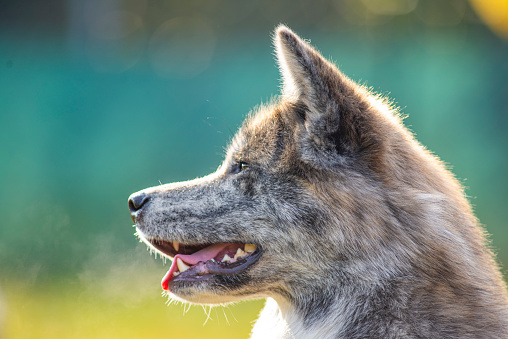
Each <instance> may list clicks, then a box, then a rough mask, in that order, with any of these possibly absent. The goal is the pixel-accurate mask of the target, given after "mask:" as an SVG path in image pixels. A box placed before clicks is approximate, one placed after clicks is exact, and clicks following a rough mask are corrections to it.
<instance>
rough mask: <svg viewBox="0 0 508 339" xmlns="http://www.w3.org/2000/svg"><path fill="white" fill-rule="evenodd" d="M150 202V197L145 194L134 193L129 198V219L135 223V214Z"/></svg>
mask: <svg viewBox="0 0 508 339" xmlns="http://www.w3.org/2000/svg"><path fill="white" fill-rule="evenodd" d="M149 200H150V196H149V195H147V194H145V193H134V194H132V195H131V196H130V197H129V210H130V211H131V218H132V221H133V222H134V223H136V215H137V214H138V213H137V212H138V211H140V210H141V209H142V208H143V206H144V205H145V204H146V203H147V202H148V201H149Z"/></svg>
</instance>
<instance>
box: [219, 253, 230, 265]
mask: <svg viewBox="0 0 508 339" xmlns="http://www.w3.org/2000/svg"><path fill="white" fill-rule="evenodd" d="M231 260H232V259H231V257H230V256H229V255H227V254H224V258H222V260H221V262H225V263H228V264H229V263H231Z"/></svg>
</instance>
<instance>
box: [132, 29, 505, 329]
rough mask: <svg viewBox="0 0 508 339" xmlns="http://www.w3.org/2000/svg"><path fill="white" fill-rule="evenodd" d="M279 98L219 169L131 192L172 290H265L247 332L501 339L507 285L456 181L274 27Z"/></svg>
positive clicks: (387, 108) (220, 293) (245, 129)
mask: <svg viewBox="0 0 508 339" xmlns="http://www.w3.org/2000/svg"><path fill="white" fill-rule="evenodd" d="M275 46H276V51H277V56H278V62H279V65H280V69H281V72H282V77H283V90H282V95H281V97H280V99H279V100H278V101H277V102H274V103H272V104H271V105H268V106H263V107H260V108H259V109H258V110H257V111H256V112H255V113H253V114H251V115H250V117H249V118H248V119H247V120H246V122H245V123H244V125H243V126H242V127H241V128H240V131H239V132H238V133H237V135H236V136H235V137H234V140H233V141H232V143H231V145H230V147H229V150H228V151H227V155H226V158H225V160H224V163H223V164H222V166H221V167H220V168H219V169H218V170H217V171H216V172H215V173H213V174H211V175H209V176H207V177H204V178H200V179H195V180H192V181H187V182H180V183H173V184H167V185H161V186H158V187H153V188H148V189H145V190H142V191H140V192H137V193H134V194H133V195H132V196H131V197H130V198H129V207H130V211H131V214H132V219H133V220H134V222H135V224H136V227H137V234H138V236H139V237H140V239H141V240H143V241H144V242H146V243H147V244H148V245H149V246H150V247H152V248H154V249H155V250H157V251H158V252H160V253H161V254H162V255H164V256H167V257H169V258H171V259H172V260H173V263H172V265H171V268H170V269H169V271H168V272H167V274H166V275H165V276H164V278H163V279H162V287H163V288H164V289H165V290H167V291H170V292H171V294H172V296H174V297H176V298H178V299H181V300H185V301H188V302H192V303H202V304H222V303H228V302H232V301H238V300H242V299H249V298H268V301H267V305H266V307H265V309H264V310H263V311H262V313H261V316H260V319H259V320H258V322H257V323H256V325H255V326H254V329H253V333H252V334H253V337H259V338H273V337H283V338H508V298H507V293H506V286H505V284H504V283H503V281H502V278H501V275H500V273H499V269H498V267H497V266H496V264H495V261H494V259H493V255H492V253H491V251H490V250H489V249H488V247H487V246H486V241H485V237H484V235H483V232H484V231H483V229H482V228H481V226H480V225H479V223H478V220H477V219H476V218H475V217H474V216H473V214H472V211H471V207H470V205H469V203H468V202H467V200H466V198H465V196H464V193H463V188H462V187H461V185H460V184H459V183H458V181H457V180H456V179H455V178H454V177H453V175H452V174H451V173H450V172H449V171H448V170H447V169H446V167H445V166H444V165H443V164H442V163H441V162H440V161H439V159H438V158H437V157H435V156H433V155H432V154H431V153H430V152H428V151H427V150H426V149H425V148H424V147H423V146H421V145H420V144H419V143H418V142H417V141H416V140H415V139H414V137H413V135H412V134H411V133H410V132H409V131H408V130H407V129H406V128H405V127H404V126H403V124H402V122H401V119H400V118H399V116H398V114H397V111H396V110H395V109H394V108H393V107H391V105H390V104H387V102H386V101H385V100H383V99H382V98H380V97H379V96H376V95H373V94H372V93H370V92H369V91H368V90H367V89H365V88H363V87H361V86H359V85H357V84H355V83H354V82H353V81H351V80H350V79H349V78H347V77H346V76H344V75H343V74H342V73H341V72H340V71H339V70H338V69H337V68H336V67H335V66H334V65H333V64H331V63H330V62H328V61H326V60H325V59H324V58H323V57H322V56H321V55H320V54H319V53H318V52H317V51H316V50H314V49H313V48H312V47H311V46H310V45H309V44H307V43H306V42H304V41H303V40H302V39H300V38H299V37H298V36H297V35H295V34H294V33H293V32H292V31H291V30H289V29H288V28H286V27H284V26H280V27H278V28H277V30H276V32H275Z"/></svg>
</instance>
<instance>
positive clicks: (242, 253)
mask: <svg viewBox="0 0 508 339" xmlns="http://www.w3.org/2000/svg"><path fill="white" fill-rule="evenodd" d="M246 255H247V253H245V252H244V251H242V249H241V248H239V249H237V250H236V253H235V257H234V258H233V259H234V260H235V261H236V259H238V258H242V257H244V256H246Z"/></svg>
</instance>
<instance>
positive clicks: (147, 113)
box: [0, 1, 508, 337]
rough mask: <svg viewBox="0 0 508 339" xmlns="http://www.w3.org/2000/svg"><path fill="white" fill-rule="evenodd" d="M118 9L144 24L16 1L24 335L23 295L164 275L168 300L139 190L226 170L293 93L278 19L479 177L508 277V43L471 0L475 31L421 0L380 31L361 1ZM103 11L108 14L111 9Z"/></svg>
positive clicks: (464, 175) (12, 195)
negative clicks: (276, 45)
mask: <svg viewBox="0 0 508 339" xmlns="http://www.w3.org/2000/svg"><path fill="white" fill-rule="evenodd" d="M108 3H109V5H108V6H110V7H111V6H113V7H112V8H113V9H115V10H118V8H119V10H121V11H124V12H128V13H131V14H130V15H131V16H132V17H129V16H128V15H124V16H123V17H122V19H121V20H118V22H117V24H118V25H119V27H120V28H118V27H113V28H111V22H113V21H114V20H113V19H111V18H109V19H108V20H106V21H105V23H104V22H103V23H101V24H96V25H98V26H97V27H98V28H97V27H96V30H94V28H93V27H95V26H93V25H95V24H87V23H86V22H85V23H84V21H86V20H84V19H82V15H81V13H86V8H82V7H81V6H85V5H81V4H80V3H79V2H76V1H68V2H64V1H61V2H56V1H53V2H48V3H47V4H46V5H45V6H42V5H40V3H38V2H36V1H31V2H30V1H29V2H28V4H27V5H26V6H27V8H30V9H26V8H25V7H23V6H22V5H20V4H17V5H16V4H14V2H13V3H9V2H1V3H0V19H1V20H0V28H1V29H0V216H1V217H0V220H1V226H0V289H3V290H4V292H3V295H4V297H3V298H1V297H0V299H4V300H5V302H4V304H5V306H4V307H3V312H0V314H4V319H5V320H4V324H5V325H4V328H5V329H6V330H5V332H6V333H7V334H8V336H10V337H21V335H20V333H19V332H17V331H16V328H17V327H16V326H18V325H19V324H23V321H21V320H20V322H16V321H14V320H13V319H14V317H9V310H10V306H12V307H13V309H15V312H17V313H16V314H17V316H16V317H18V316H19V318H20V319H22V318H23V312H24V311H23V310H24V308H23V305H22V303H21V304H19V305H18V304H16V303H17V301H16V300H17V299H16V296H18V295H20V294H23V293H33V292H34V291H38V293H44V290H46V289H47V288H49V289H51V288H54V287H55V286H58V289H61V290H62V291H73V290H74V289H75V288H76V286H80V287H79V288H81V286H83V285H90V284H91V285H93V286H95V285H97V286H106V287H105V288H106V289H107V288H109V287H108V286H110V285H111V286H116V284H121V285H122V291H125V292H126V293H128V294H130V293H129V292H130V291H132V290H133V289H136V288H138V287H139V286H146V285H150V286H153V290H150V291H151V292H150V293H152V294H154V295H156V296H157V297H158V296H159V292H158V288H159V287H158V286H159V285H158V284H159V281H158V279H160V278H161V277H162V276H163V274H164V272H165V270H166V269H167V266H166V267H165V268H164V267H162V264H161V261H160V260H158V261H155V260H154V259H153V257H150V256H149V255H148V254H147V253H146V254H145V253H142V252H144V245H142V244H139V243H138V241H137V240H136V239H135V237H134V236H133V233H134V229H133V228H132V227H131V226H132V221H131V219H130V216H129V213H128V208H127V197H128V196H129V195H130V194H131V193H132V192H135V191H137V190H139V189H142V188H145V187H148V186H154V185H158V184H159V183H167V182H172V181H180V180H186V179H192V178H195V177H197V176H202V175H205V174H208V173H210V172H211V171H214V170H215V169H216V168H217V166H218V165H219V164H220V162H221V160H222V157H223V155H224V147H225V146H226V145H227V143H228V141H229V140H230V138H231V137H232V135H233V133H234V131H235V130H236V129H237V128H238V126H239V124H240V123H241V121H243V118H244V117H245V115H246V114H247V113H248V112H249V110H250V109H252V107H254V106H255V105H257V104H259V103H261V102H267V101H269V100H270V98H271V97H272V96H274V95H277V94H278V91H279V84H280V82H279V74H278V70H277V68H276V65H275V62H274V57H273V51H272V46H271V44H272V43H271V37H270V34H271V33H272V30H273V28H274V27H275V26H276V25H277V24H278V23H279V22H286V23H287V24H288V25H289V26H290V27H292V28H293V29H294V30H295V31H296V32H297V33H299V34H300V35H301V36H302V37H305V38H308V39H311V41H312V44H313V45H315V46H317V47H318V48H319V49H320V51H321V52H322V53H323V55H324V56H325V57H331V58H332V59H333V60H334V61H335V63H336V64H337V65H338V66H339V68H340V69H341V70H342V71H343V72H344V73H345V74H347V75H349V76H350V77H351V78H353V79H354V80H357V81H359V82H360V83H363V84H366V85H368V86H370V87H372V88H373V90H374V91H376V92H379V93H382V94H384V95H388V96H389V97H390V98H392V99H393V100H394V101H395V103H396V104H397V105H398V106H400V107H401V110H402V112H403V113H404V114H407V115H408V117H407V118H406V120H405V123H406V125H407V126H409V127H410V128H411V129H412V130H413V131H414V132H415V133H416V135H417V138H418V139H419V140H420V141H421V142H422V143H423V144H424V145H426V146H427V147H428V148H429V149H431V150H432V151H433V152H434V153H435V154H437V155H439V156H440V157H441V158H442V159H443V160H444V161H445V162H447V163H448V164H450V167H451V168H452V170H453V172H454V173H455V174H456V175H457V177H458V178H459V179H460V180H461V182H462V183H463V184H464V185H465V186H466V187H467V191H466V192H467V194H468V196H469V197H470V201H471V203H472V204H473V206H474V208H475V211H476V214H477V215H478V217H479V219H480V220H481V222H482V223H483V224H485V225H486V229H487V231H488V232H489V233H490V234H491V237H490V239H491V240H492V247H493V248H494V250H495V252H496V253H497V254H498V259H499V262H500V263H502V264H504V266H503V273H504V274H505V275H506V272H507V267H508V222H507V220H508V208H507V207H508V193H507V192H508V179H507V177H508V176H507V173H508V133H507V132H506V131H507V129H508V105H507V103H508V102H507V101H508V82H507V79H508V62H507V60H508V44H507V42H506V40H503V39H502V38H500V37H498V36H496V35H495V34H493V33H492V32H491V31H489V30H488V29H487V28H486V27H485V26H484V25H483V24H482V23H481V21H480V20H479V19H478V18H477V17H476V16H475V15H474V12H473V11H472V9H471V8H470V7H469V5H467V3H465V2H460V1H459V2H457V3H459V4H462V5H463V8H464V13H465V14H464V13H462V12H461V13H462V19H461V20H459V22H458V23H453V24H441V25H439V24H438V25H436V24H429V23H428V22H427V21H425V20H420V21H418V15H420V14H418V13H419V12H418V8H419V7H418V6H421V2H420V4H419V5H418V6H417V7H416V9H415V10H414V11H413V12H410V13H407V14H404V15H396V16H392V17H390V18H389V20H388V19H386V16H383V17H382V19H383V20H380V22H375V23H367V24H363V25H354V24H351V23H350V22H349V23H348V22H339V23H338V21H340V20H338V19H340V18H342V17H341V15H342V14H340V11H339V10H338V9H337V8H340V6H339V5H341V4H342V3H347V1H344V2H340V1H337V4H339V5H337V6H336V7H334V8H335V11H336V12H334V13H335V14H334V13H330V12H329V11H328V10H329V7H327V6H328V5H325V2H316V3H315V5H313V6H314V7H315V8H314V9H312V10H311V9H309V8H311V7H312V6H311V5H309V4H307V3H306V2H298V4H300V5H301V6H302V8H303V9H302V10H304V9H305V10H304V11H308V13H310V17H308V18H305V19H304V18H303V16H302V15H300V12H299V11H298V10H296V9H295V10H293V12H291V13H290V14H288V13H286V12H284V6H282V5H280V6H279V7H277V6H276V5H275V4H273V5H270V4H268V3H266V4H263V5H256V6H254V5H252V6H254V7H252V8H250V10H249V11H250V12H249V13H250V14H245V13H244V14H242V15H243V17H235V15H237V16H238V15H240V14H239V13H243V9H242V7H241V6H240V5H238V4H236V5H235V4H234V3H232V2H231V3H230V2H226V1H223V2H220V1H216V2H214V3H215V7H213V6H212V5H209V6H208V7H206V8H204V9H201V11H197V12H196V9H195V7H192V6H198V5H196V4H194V3H192V2H191V4H189V5H188V7H186V6H185V5H175V3H172V2H150V1H146V2H139V3H135V2H132V3H131V2H128V1H125V2H122V1H118V2H116V5H115V4H113V5H111V3H113V2H111V1H110V2H108ZM140 3H142V4H143V6H144V7H143V8H142V9H139V8H138V7H139V6H141V5H140ZM163 4H168V5H167V6H166V5H163ZM304 4H305V6H307V7H305V8H304ZM170 5H174V6H173V7H171V6H170ZM286 5H287V4H286ZM41 6H42V7H41ZM87 6H92V7H91V8H92V9H91V11H92V12H93V11H95V12H93V13H96V14H97V13H100V12H102V9H103V6H104V5H103V4H102V5H101V2H98V1H95V2H91V5H87ZM94 6H95V7H94ZM101 6H102V7H101ZM115 6H117V7H118V8H117V7H115ZM136 6H138V7H136ZM246 6H247V5H246ZM263 6H264V7H263ZM436 6H439V5H436ZM87 8H88V7H87ZM94 8H95V9H94ZM97 8H98V9H97ZM175 8H176V9H175ZM461 8H462V7H461ZM38 9H40V11H39V12H38V11H37V10H38ZM221 9H223V10H224V12H223V11H221ZM88 10H90V9H88ZM313 10H315V11H316V12H313ZM25 11H29V13H28V14H27V15H25V14H26V13H25ZM129 11H130V12H129ZM265 12H270V13H271V14H270V15H269V16H267V15H264V16H263V14H262V13H265ZM122 13H123V12H122ZM132 13H134V14H132ZM196 13H197V14H196ZM281 13H284V14H281ZM313 13H314V15H312V14H313ZM320 13H321V14H320ZM324 13H327V15H326V20H318V19H319V18H320V16H321V17H324V15H325V14H324ZM117 14H118V13H117ZM219 14H220V15H219ZM122 15H123V14H122ZM334 15H336V17H337V20H335V19H336V18H335V17H334ZM136 16H137V17H139V18H141V20H142V24H137V22H138V21H139V20H138V19H136ZM91 17H92V18H96V16H93V15H92V16H91ZM175 17H177V18H179V19H178V20H176V21H175V20H173V21H171V22H170V23H167V20H170V19H173V18H175ZM233 17H234V19H232V18H233ZM80 18H81V19H80ZM114 18H118V15H117V16H114ZM133 18H134V19H133ZM136 20H138V21H136ZM316 22H319V23H320V24H317V23H316ZM90 25H91V26H90ZM101 25H102V26H101ZM164 25H166V26H164ZM90 27H92V28H90ZM108 27H109V28H108ZM192 27H194V28H195V27H198V28H199V29H197V30H195V31H193V30H192V29H193V28H192ZM90 32H92V33H90ZM94 32H95V33H94ZM97 32H99V33H97ZM108 32H109V33H108ZM189 32H190V33H189ZM102 33H103V34H104V35H105V36H106V35H107V34H109V35H107V37H105V36H101V35H100V34H102ZM165 44H167V45H165ZM165 48H167V49H165ZM196 55H201V56H203V55H204V56H203V57H202V58H199V57H198V58H195V57H194V56H196ZM140 267H143V270H142V272H143V274H145V273H146V279H144V278H143V277H144V276H143V274H141V273H140V275H139V276H138V275H137V273H136V272H141V271H138V268H140ZM115 269H116V270H117V271H118V275H117V276H115V275H113V276H112V275H111V274H112V272H116V271H114V270H115ZM147 272H149V273H147ZM132 275H136V279H138V280H139V282H138V283H136V285H135V286H134V285H132V286H130V285H129V284H131V283H132V284H134V283H133V282H132V281H133V280H134V279H133V278H132V279H131V277H132ZM159 276H160V277H159ZM94 284H95V285H94ZM13 286H15V287H13ZM133 286H134V287H133ZM41 287H42V289H41ZM108 291H109V290H108ZM136 291H137V290H136ZM48 293H49V292H48ZM51 293H55V292H54V291H53V292H51ZM69 293H70V292H69ZM108 293H109V292H108ZM71 294H72V293H71ZM51 295H53V294H51ZM56 295H57V296H56V297H54V298H60V297H61V298H72V297H71V296H69V295H67V296H63V295H60V294H58V293H56ZM108 295H109V296H111V293H110V294H108ZM53 300H54V301H53V302H57V303H58V302H59V301H58V300H55V299H53ZM62 300H64V299H62ZM66 300H67V299H66ZM107 300H108V299H107V298H105V299H104V301H103V302H104V303H107ZM115 300H116V299H115ZM158 302H159V301H158ZM163 302H164V300H160V303H161V304H163ZM20 305H21V306H20ZM76 305H78V308H79V301H77V302H76ZM259 306H260V305H259V304H256V305H255V307H254V308H256V307H257V308H259ZM172 307H173V306H172ZM256 310H257V309H256ZM256 310H255V311H253V313H252V314H253V315H252V316H253V317H254V316H255V313H256V312H257V311H256ZM126 312H127V311H126ZM105 317H107V315H106V316H105ZM16 319H17V318H16ZM25 325H26V324H25ZM19 326H21V325H19ZM247 326H250V324H247ZM57 327H58V326H57ZM106 327H107V326H106ZM33 330H34V333H36V330H37V328H34V329H33ZM98 331H99V332H100V331H101V330H98ZM0 333H1V328H0ZM48 333H53V334H54V333H55V332H51V331H50V332H48ZM70 336H71V337H72V336H73V335H70ZM27 337H30V335H27ZM33 337H37V335H36V334H34V335H33Z"/></svg>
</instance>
